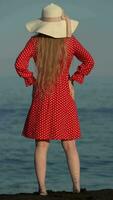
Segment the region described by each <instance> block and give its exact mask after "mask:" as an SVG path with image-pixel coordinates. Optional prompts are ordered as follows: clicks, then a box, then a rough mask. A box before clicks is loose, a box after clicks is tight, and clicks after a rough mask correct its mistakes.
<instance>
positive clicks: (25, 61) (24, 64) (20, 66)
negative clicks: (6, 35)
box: [14, 37, 36, 87]
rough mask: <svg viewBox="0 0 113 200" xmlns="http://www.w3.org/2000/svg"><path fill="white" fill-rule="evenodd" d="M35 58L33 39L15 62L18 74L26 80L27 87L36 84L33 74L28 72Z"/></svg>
mask: <svg viewBox="0 0 113 200" xmlns="http://www.w3.org/2000/svg"><path fill="white" fill-rule="evenodd" d="M32 56H33V38H32V37H31V38H30V39H29V40H28V41H27V43H26V44H25V46H24V48H23V49H22V50H21V52H20V53H19V55H18V57H17V58H16V60H15V64H14V66H15V69H16V72H17V74H18V75H19V76H20V77H22V78H24V81H25V85H26V87H28V86H30V85H32V84H34V83H35V81H36V79H35V77H34V76H33V72H32V71H30V70H28V67H29V61H30V58H31V57H32Z"/></svg>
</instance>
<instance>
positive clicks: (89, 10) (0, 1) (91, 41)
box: [0, 0, 113, 77]
mask: <svg viewBox="0 0 113 200" xmlns="http://www.w3.org/2000/svg"><path fill="white" fill-rule="evenodd" d="M49 3H56V4H58V5H59V6H61V7H63V9H64V10H65V13H66V14H67V15H68V16H69V17H70V18H71V19H75V20H76V19H77V20H79V25H78V28H77V29H76V31H75V32H74V35H76V37H77V38H78V39H79V41H80V42H81V43H82V44H83V45H84V47H85V48H86V49H87V50H89V52H90V53H91V55H92V56H93V58H94V59H95V62H96V64H95V70H94V72H93V76H98V75H102V76H107V77H109V76H112V75H113V59H112V58H113V56H112V52H113V42H112V37H113V23H112V19H113V9H112V8H113V1H112V0H107V1H106V0H99V1H97V0H95V1H94V0H52V1H50V0H43V1H42V0H19V1H18V0H10V1H7V0H0V76H15V69H14V62H15V59H16V57H17V55H18V54H19V52H20V51H21V50H22V49H23V48H24V45H25V43H26V42H27V40H28V39H29V37H31V35H33V33H29V32H28V31H27V30H26V28H25V23H26V22H28V21H30V20H33V19H36V18H39V17H40V16H41V10H42V7H45V6H46V5H48V4H49ZM31 65H32V62H31ZM75 65H76V67H77V64H76V60H75Z"/></svg>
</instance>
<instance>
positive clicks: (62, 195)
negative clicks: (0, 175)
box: [0, 189, 113, 200]
mask: <svg viewBox="0 0 113 200" xmlns="http://www.w3.org/2000/svg"><path fill="white" fill-rule="evenodd" d="M47 191H48V195H47V196H40V195H39V194H38V193H37V192H34V193H18V194H0V200H39V199H47V200H113V189H101V190H95V191H94V190H90V191H87V190H86V189H81V192H80V193H79V194H73V193H72V192H66V191H56V192H55V191H52V190H47Z"/></svg>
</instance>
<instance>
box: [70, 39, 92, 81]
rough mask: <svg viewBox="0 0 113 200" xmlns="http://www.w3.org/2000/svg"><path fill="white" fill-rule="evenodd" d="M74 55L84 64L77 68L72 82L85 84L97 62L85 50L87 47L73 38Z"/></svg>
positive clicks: (71, 78)
mask: <svg viewBox="0 0 113 200" xmlns="http://www.w3.org/2000/svg"><path fill="white" fill-rule="evenodd" d="M73 54H74V56H76V57H77V59H78V60H80V61H81V62H82V64H80V65H79V66H78V67H77V70H76V72H75V73H74V74H73V75H72V76H70V78H69V79H70V80H71V81H72V83H73V81H77V82H78V83H80V84H82V83H83V82H84V77H85V76H87V75H88V74H89V73H90V71H91V70H92V68H93V67H94V64H95V61H94V59H93V58H92V56H91V54H90V53H89V52H88V51H87V50H86V49H85V47H84V46H83V45H82V44H81V43H80V42H79V41H78V39H77V38H76V37H74V36H73Z"/></svg>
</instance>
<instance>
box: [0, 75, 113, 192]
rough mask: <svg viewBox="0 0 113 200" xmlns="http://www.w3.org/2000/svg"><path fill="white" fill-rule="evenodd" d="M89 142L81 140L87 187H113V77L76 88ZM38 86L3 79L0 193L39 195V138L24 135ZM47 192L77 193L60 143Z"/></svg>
mask: <svg viewBox="0 0 113 200" xmlns="http://www.w3.org/2000/svg"><path fill="white" fill-rule="evenodd" d="M74 87H75V95H76V102H77V105H78V113H79V118H80V123H81V130H82V132H83V138H82V139H81V140H78V141H77V146H78V151H79V155H80V162H81V187H85V188H87V189H88V190H91V189H94V190H95V189H102V188H113V177H112V174H113V153H112V152H113V121H112V120H113V84H112V77H111V78H110V77H107V78H106V77H93V76H91V75H90V76H89V77H87V78H86V80H85V83H84V84H82V85H79V84H77V83H76V84H75V85H74ZM31 92H32V87H25V85H24V81H23V80H22V79H20V77H1V78H0V154H1V156H0V193H19V192H34V191H37V182H36V177H35V172H34V163H33V154H34V140H32V139H27V138H24V137H22V136H21V135H20V133H21V130H22V128H23V125H24V120H25V118H26V115H27V111H28V108H29V106H30V103H31ZM46 185H47V189H52V190H56V191H57V190H60V191H61V190H67V191H71V187H72V185H71V178H70V175H69V172H68V167H67V163H66V158H65V154H64V151H63V149H62V146H61V144H60V141H55V140H52V141H51V143H50V147H49V151H48V161H47V175H46Z"/></svg>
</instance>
